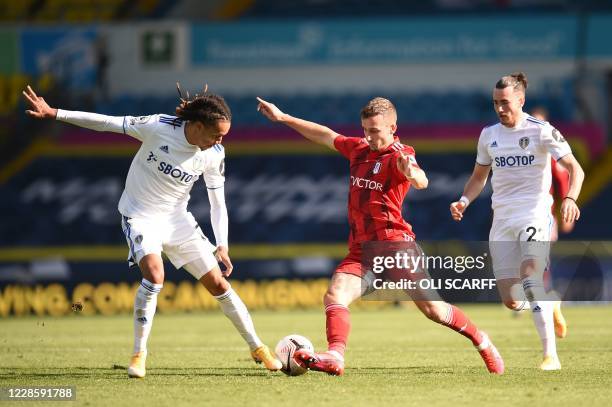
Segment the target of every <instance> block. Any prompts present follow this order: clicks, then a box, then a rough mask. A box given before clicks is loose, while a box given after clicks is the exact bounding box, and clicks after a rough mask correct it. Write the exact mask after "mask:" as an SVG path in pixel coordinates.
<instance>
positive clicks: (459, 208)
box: [450, 201, 467, 222]
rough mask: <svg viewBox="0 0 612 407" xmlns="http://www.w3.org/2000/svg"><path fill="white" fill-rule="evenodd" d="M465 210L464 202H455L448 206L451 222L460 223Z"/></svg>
mask: <svg viewBox="0 0 612 407" xmlns="http://www.w3.org/2000/svg"><path fill="white" fill-rule="evenodd" d="M465 208H467V205H466V204H465V202H461V201H456V202H453V203H452V204H450V213H451V216H452V217H453V220H455V221H457V222H461V219H463V212H465Z"/></svg>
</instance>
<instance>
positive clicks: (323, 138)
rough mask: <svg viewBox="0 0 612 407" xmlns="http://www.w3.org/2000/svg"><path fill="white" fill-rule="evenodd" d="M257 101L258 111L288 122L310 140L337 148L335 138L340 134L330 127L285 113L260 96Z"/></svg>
mask: <svg viewBox="0 0 612 407" xmlns="http://www.w3.org/2000/svg"><path fill="white" fill-rule="evenodd" d="M257 101H258V102H259V104H258V105H257V111H259V112H261V113H262V114H263V115H264V116H266V117H267V118H268V119H270V120H271V121H273V122H278V123H283V124H286V125H287V126H289V127H291V128H292V129H294V130H295V131H297V132H298V133H300V134H301V135H302V136H304V137H306V138H307V139H308V140H310V141H313V142H315V143H317V144H322V145H324V146H327V147H329V148H331V149H332V150H335V149H336V148H335V147H334V140H335V138H336V137H338V135H339V134H338V133H336V132H335V131H333V130H332V129H330V128H329V127H325V126H322V125H320V124H317V123H314V122H309V121H307V120H302V119H298V118H297V117H293V116H291V115H288V114H286V113H283V112H282V111H281V110H280V109H279V108H278V107H276V105H274V104H272V103H270V102H266V101H265V100H263V99H262V98H259V97H258V98H257Z"/></svg>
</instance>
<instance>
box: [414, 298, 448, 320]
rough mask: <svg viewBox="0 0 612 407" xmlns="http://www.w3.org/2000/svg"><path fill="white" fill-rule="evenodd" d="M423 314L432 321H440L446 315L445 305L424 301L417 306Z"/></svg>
mask: <svg viewBox="0 0 612 407" xmlns="http://www.w3.org/2000/svg"><path fill="white" fill-rule="evenodd" d="M419 309H420V310H421V312H422V313H423V315H425V316H426V317H427V318H429V319H430V320H432V321H434V322H442V321H443V320H444V317H445V316H446V307H443V306H442V305H441V304H439V303H437V302H434V301H426V302H424V303H422V304H421V305H420V307H419Z"/></svg>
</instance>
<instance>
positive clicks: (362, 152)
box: [334, 136, 417, 247]
mask: <svg viewBox="0 0 612 407" xmlns="http://www.w3.org/2000/svg"><path fill="white" fill-rule="evenodd" d="M334 146H335V147H336V149H337V150H338V151H339V152H340V153H341V154H342V155H343V156H345V157H346V158H348V159H349V160H350V174H351V177H350V184H349V199H348V221H349V227H350V235H349V246H351V247H352V246H353V245H356V244H359V245H360V244H361V243H362V242H365V241H377V240H411V239H414V233H413V232H412V226H410V224H409V223H408V222H406V221H405V220H404V218H402V203H403V201H404V197H405V196H406V193H407V192H408V190H409V189H410V183H409V182H408V180H407V179H406V176H405V175H404V174H403V173H401V172H400V170H399V169H398V168H397V158H398V157H399V155H400V153H399V152H400V151H402V152H403V153H404V154H405V155H408V156H409V159H410V161H411V162H412V165H415V166H417V164H416V159H415V157H414V149H413V148H412V147H410V146H405V145H403V144H401V143H400V142H399V139H398V138H397V137H395V141H394V142H393V144H391V145H390V146H389V147H388V148H387V149H385V150H384V151H372V150H371V149H370V147H369V145H368V143H367V142H366V141H365V139H363V138H361V137H344V136H338V137H336V139H335V140H334Z"/></svg>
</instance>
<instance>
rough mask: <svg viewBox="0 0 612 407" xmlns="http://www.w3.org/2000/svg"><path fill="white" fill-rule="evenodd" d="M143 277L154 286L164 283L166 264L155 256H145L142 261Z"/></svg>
mask: <svg viewBox="0 0 612 407" xmlns="http://www.w3.org/2000/svg"><path fill="white" fill-rule="evenodd" d="M139 266H140V270H141V271H142V276H143V277H144V278H146V279H147V280H149V281H150V282H152V283H153V284H163V283H164V264H163V263H162V261H161V259H158V258H156V257H155V256H145V257H143V258H142V260H140V264H139Z"/></svg>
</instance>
